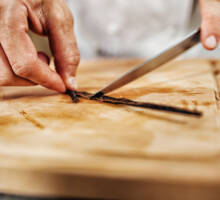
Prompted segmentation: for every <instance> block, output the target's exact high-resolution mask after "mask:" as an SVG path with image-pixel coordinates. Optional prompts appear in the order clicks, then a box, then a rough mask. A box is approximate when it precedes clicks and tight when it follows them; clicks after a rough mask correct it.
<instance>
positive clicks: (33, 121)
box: [20, 110, 45, 129]
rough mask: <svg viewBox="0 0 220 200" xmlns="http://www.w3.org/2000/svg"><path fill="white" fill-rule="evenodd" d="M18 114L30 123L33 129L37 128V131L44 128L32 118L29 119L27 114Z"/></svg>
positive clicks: (22, 112)
mask: <svg viewBox="0 0 220 200" xmlns="http://www.w3.org/2000/svg"><path fill="white" fill-rule="evenodd" d="M20 114H21V115H22V116H23V117H24V118H25V119H26V120H28V121H29V122H31V123H32V124H33V125H34V126H35V127H37V128H39V129H44V128H45V127H44V126H43V125H42V124H41V123H40V122H38V121H37V120H36V119H34V118H33V117H31V116H30V115H29V114H28V113H26V112H25V111H24V110H23V111H21V112H20Z"/></svg>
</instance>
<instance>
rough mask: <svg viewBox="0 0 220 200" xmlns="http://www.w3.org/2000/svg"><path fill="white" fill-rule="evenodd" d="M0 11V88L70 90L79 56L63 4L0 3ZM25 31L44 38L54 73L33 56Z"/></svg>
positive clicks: (43, 0)
mask: <svg viewBox="0 0 220 200" xmlns="http://www.w3.org/2000/svg"><path fill="white" fill-rule="evenodd" d="M0 9H1V12H0V27H1V31H0V44H1V45H0V86H26V85H33V84H40V85H42V86H44V87H47V88H49V89H53V90H56V91H58V92H65V91H66V89H67V88H68V89H71V90H74V89H75V88H76V82H75V78H74V77H75V74H76V68H77V66H78V64H79V61H80V55H79V51H78V48H77V43H76V39H75V36H74V31H73V17H72V14H71V12H70V10H69V9H68V7H67V5H66V2H65V0H1V1H0ZM29 29H31V30H32V31H34V32H35V33H37V34H42V35H46V36H48V38H49V41H50V47H51V50H52V53H53V55H54V57H55V65H56V71H57V72H54V71H52V70H51V69H50V68H49V65H48V64H47V63H46V62H45V56H43V54H39V53H38V52H37V50H36V48H35V46H34V44H33V43H32V41H31V39H30V38H29V36H28V34H27V32H28V30H29Z"/></svg>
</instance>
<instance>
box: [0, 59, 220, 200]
mask: <svg viewBox="0 0 220 200" xmlns="http://www.w3.org/2000/svg"><path fill="white" fill-rule="evenodd" d="M139 62H140V61H139V60H119V61H117V60H115V61H114V60H100V61H90V62H88V61H84V62H82V64H81V66H80V69H79V73H78V82H79V86H80V88H79V90H80V91H88V92H95V91H97V90H98V89H100V88H101V87H103V86H105V85H106V84H107V83H109V82H110V81H112V80H114V79H115V78H117V77H118V76H120V75H121V74H122V73H123V72H125V71H127V70H128V69H130V68H131V67H133V66H134V65H136V64H137V63H139ZM219 70H220V61H210V60H182V61H175V62H172V63H170V64H168V65H165V66H163V67H162V68H160V69H158V70H157V71H154V72H153V73H151V74H148V75H146V76H144V77H143V78H141V79H139V80H137V81H135V82H133V83H132V84H129V85H127V86H126V87H123V88H121V89H120V90H117V91H115V92H114V93H112V94H111V95H112V96H114V97H125V98H130V99H133V100H138V101H145V102H152V103H159V104H165V105H172V106H179V107H183V108H188V109H197V110H200V111H203V113H204V116H203V117H202V118H195V117H187V116H182V115H176V114H169V113H163V112H158V111H152V110H144V109H140V108H131V107H128V106H114V105H108V104H103V103H98V102H96V101H88V100H81V103H78V104H73V103H72V102H71V99H70V97H68V96H66V95H62V94H57V93H55V92H53V91H49V90H46V89H44V88H41V87H30V88H16V87H13V88H1V89H0V108H1V112H0V158H1V159H0V192H7V193H12V194H22V195H31V196H49V197H61V196H62V197H90V198H106V199H108V198H112V199H113V198H120V199H135V200H137V199H147V198H149V199H161V198H162V199H178V200H181V199H184V200H186V199H190V200H191V199H192V200H195V199H200V200H203V199H209V200H210V199H219V194H220V131H219V120H220V115H219V110H218V108H219V102H218V100H219V90H218V88H219V86H220V85H219V83H220V81H219V80H220V78H219Z"/></svg>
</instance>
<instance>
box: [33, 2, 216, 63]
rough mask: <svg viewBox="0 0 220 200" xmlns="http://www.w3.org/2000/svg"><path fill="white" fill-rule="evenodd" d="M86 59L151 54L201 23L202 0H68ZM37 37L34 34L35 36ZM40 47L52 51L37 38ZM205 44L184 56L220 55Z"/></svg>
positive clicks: (82, 53) (83, 57)
mask: <svg viewBox="0 0 220 200" xmlns="http://www.w3.org/2000/svg"><path fill="white" fill-rule="evenodd" d="M67 2H68V5H69V7H70V9H71V11H72V13H73V15H74V17H75V32H76V35H77V40H78V45H79V48H80V52H81V56H82V59H93V58H97V57H119V58H128V57H150V56H153V55H155V54H157V53H158V52H160V51H161V50H163V49H165V48H167V47H169V46H170V45H172V44H174V43H175V42H176V41H178V40H180V39H181V38H182V37H184V36H185V35H187V34H188V33H190V31H192V30H193V29H195V28H197V27H199V25H200V12H199V2H198V0H184V1H177V0H166V1H164V0H154V1H151V0H135V1H134V0H92V1H89V0H67ZM32 37H33V36H32ZM33 40H34V41H35V43H36V45H37V46H38V49H40V50H44V51H45V49H47V51H49V49H48V47H47V45H46V43H45V41H46V39H44V42H43V43H42V42H39V38H38V37H37V38H36V37H35V36H34V37H33ZM219 56H220V50H219V49H218V50H216V51H214V52H209V51H206V50H204V49H203V48H202V46H201V45H198V46H197V47H195V48H193V49H192V50H190V51H189V52H187V53H186V54H184V55H183V56H182V57H186V58H187V57H210V58H218V57H219Z"/></svg>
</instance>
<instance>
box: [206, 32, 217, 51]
mask: <svg viewBox="0 0 220 200" xmlns="http://www.w3.org/2000/svg"><path fill="white" fill-rule="evenodd" d="M205 44H206V46H207V47H208V48H210V49H215V48H216V47H217V46H218V42H217V39H216V37H215V36H214V35H211V36H209V37H208V38H207V39H206V41H205Z"/></svg>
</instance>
